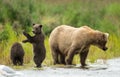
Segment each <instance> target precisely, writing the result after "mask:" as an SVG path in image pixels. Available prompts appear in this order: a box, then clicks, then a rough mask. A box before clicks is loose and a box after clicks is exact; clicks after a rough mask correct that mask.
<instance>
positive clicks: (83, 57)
mask: <svg viewBox="0 0 120 77" xmlns="http://www.w3.org/2000/svg"><path fill="white" fill-rule="evenodd" d="M88 51H89V50H86V51H82V52H81V53H80V62H81V65H82V66H83V67H84V66H86V65H87V64H86V63H85V61H86V58H87V55H88Z"/></svg>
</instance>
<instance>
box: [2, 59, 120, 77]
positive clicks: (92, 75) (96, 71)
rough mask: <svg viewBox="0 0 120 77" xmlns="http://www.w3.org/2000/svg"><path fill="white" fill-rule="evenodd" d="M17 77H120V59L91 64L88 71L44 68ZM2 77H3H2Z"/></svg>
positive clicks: (21, 71) (72, 68) (28, 71)
mask: <svg viewBox="0 0 120 77" xmlns="http://www.w3.org/2000/svg"><path fill="white" fill-rule="evenodd" d="M17 72H20V73H22V74H21V75H19V76H15V77H120V58H118V59H111V60H108V61H107V62H106V64H104V63H99V61H98V63H94V64H89V66H88V67H87V69H83V68H80V67H79V65H77V66H74V67H70V68H68V67H66V66H63V67H58V66H57V67H43V69H42V70H37V69H34V70H33V69H29V70H27V69H25V70H20V71H17ZM0 77H1V76H0Z"/></svg>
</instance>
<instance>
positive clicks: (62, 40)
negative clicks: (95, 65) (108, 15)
mask: <svg viewBox="0 0 120 77" xmlns="http://www.w3.org/2000/svg"><path fill="white" fill-rule="evenodd" d="M108 36H109V34H108V33H103V32H100V31H98V30H93V29H91V28H90V27H88V26H82V27H79V28H74V27H71V26H67V25H61V26H58V27H56V28H55V29H54V30H53V31H52V33H51V34H50V38H49V43H50V48H51V51H52V56H53V60H54V64H67V65H71V64H72V60H73V57H74V55H75V54H79V55H80V59H81V60H80V62H81V65H82V66H85V65H86V64H85V60H86V58H87V55H88V52H89V48H90V46H91V45H95V46H98V47H99V48H100V49H102V50H104V51H105V50H107V47H106V43H107V39H108ZM59 58H60V60H59Z"/></svg>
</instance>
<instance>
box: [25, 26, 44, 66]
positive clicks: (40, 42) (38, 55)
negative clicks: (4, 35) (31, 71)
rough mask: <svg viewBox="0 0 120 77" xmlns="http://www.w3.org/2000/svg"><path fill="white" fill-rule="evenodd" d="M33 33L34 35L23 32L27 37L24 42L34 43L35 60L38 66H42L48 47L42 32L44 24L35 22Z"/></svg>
mask: <svg viewBox="0 0 120 77" xmlns="http://www.w3.org/2000/svg"><path fill="white" fill-rule="evenodd" d="M33 33H34V34H35V35H34V36H30V35H29V34H28V33H26V32H23V34H24V35H25V36H26V37H27V40H24V41H23V42H24V43H26V42H30V43H32V45H33V52H34V62H35V64H36V67H41V63H42V62H43V60H44V59H45V56H46V49H45V46H44V39H45V37H44V34H43V33H42V25H39V24H33Z"/></svg>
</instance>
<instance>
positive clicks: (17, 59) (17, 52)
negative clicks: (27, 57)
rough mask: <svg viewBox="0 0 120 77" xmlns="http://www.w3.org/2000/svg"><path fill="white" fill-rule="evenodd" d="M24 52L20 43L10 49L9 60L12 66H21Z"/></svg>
mask: <svg viewBox="0 0 120 77" xmlns="http://www.w3.org/2000/svg"><path fill="white" fill-rule="evenodd" d="M24 54H25V53H24V50H23V47H22V45H21V44H20V43H18V42H15V43H14V44H13V45H12V47H11V52H10V58H11V60H12V63H13V64H14V65H23V57H24Z"/></svg>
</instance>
